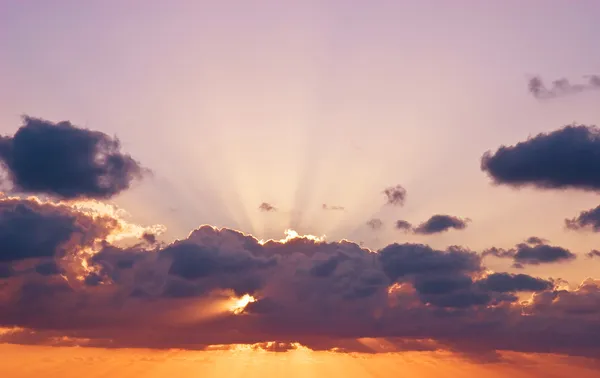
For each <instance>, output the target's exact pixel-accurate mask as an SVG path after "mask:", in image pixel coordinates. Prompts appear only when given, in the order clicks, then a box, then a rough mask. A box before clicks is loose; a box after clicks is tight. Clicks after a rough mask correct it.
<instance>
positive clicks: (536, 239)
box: [525, 236, 548, 245]
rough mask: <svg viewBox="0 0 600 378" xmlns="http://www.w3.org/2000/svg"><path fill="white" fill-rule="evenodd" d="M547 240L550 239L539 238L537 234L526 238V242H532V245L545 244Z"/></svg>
mask: <svg viewBox="0 0 600 378" xmlns="http://www.w3.org/2000/svg"><path fill="white" fill-rule="evenodd" d="M547 242H548V240H546V239H543V238H539V237H537V236H530V237H528V238H527V240H525V243H527V244H532V245H536V244H545V243H547Z"/></svg>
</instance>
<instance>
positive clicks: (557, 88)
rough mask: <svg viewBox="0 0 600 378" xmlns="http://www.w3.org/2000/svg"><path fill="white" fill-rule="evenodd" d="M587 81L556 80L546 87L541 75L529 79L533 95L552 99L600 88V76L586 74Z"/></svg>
mask: <svg viewBox="0 0 600 378" xmlns="http://www.w3.org/2000/svg"><path fill="white" fill-rule="evenodd" d="M585 78H586V79H587V83H585V84H572V83H571V82H570V81H569V80H568V79H565V78H562V79H558V80H554V81H553V82H552V85H551V86H550V87H546V85H545V84H544V81H543V80H542V78H541V77H539V76H535V77H533V78H531V79H530V80H529V83H528V89H529V93H531V94H532V95H533V97H535V98H538V99H550V98H556V97H562V96H567V95H571V94H576V93H581V92H584V91H590V90H598V89H600V76H598V75H589V76H585Z"/></svg>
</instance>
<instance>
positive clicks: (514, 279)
mask: <svg viewBox="0 0 600 378" xmlns="http://www.w3.org/2000/svg"><path fill="white" fill-rule="evenodd" d="M478 284H479V285H480V286H481V287H482V288H483V289H485V290H489V291H497V292H501V293H507V292H515V291H544V290H550V289H552V288H553V287H554V284H553V282H551V281H548V280H544V279H541V278H536V277H532V276H529V275H527V274H510V273H492V274H490V275H488V276H487V277H485V278H484V279H482V280H480V281H478Z"/></svg>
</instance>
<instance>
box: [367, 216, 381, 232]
mask: <svg viewBox="0 0 600 378" xmlns="http://www.w3.org/2000/svg"><path fill="white" fill-rule="evenodd" d="M366 225H367V226H368V227H369V228H370V229H372V230H380V229H381V228H382V227H383V221H382V220H381V219H379V218H373V219H371V220H369V221H367V223H366Z"/></svg>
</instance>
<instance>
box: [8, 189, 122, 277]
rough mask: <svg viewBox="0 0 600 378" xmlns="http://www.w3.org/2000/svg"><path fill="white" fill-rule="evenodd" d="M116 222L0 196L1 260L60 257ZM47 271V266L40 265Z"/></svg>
mask: <svg viewBox="0 0 600 378" xmlns="http://www.w3.org/2000/svg"><path fill="white" fill-rule="evenodd" d="M117 227H118V224H117V223H116V222H115V221H114V219H111V218H108V217H96V218H94V217H92V216H90V215H87V214H85V213H82V212H79V211H76V210H74V209H72V208H70V207H68V206H66V205H57V204H52V203H44V202H41V201H37V200H30V199H19V198H10V197H4V198H1V197H0V246H1V247H0V262H11V261H19V260H26V259H34V258H54V257H58V258H60V257H63V256H65V255H66V254H67V253H68V252H70V251H72V250H73V248H74V245H75V246H76V247H77V248H85V247H90V246H91V245H92V244H93V243H94V241H95V240H98V239H104V238H106V237H107V236H108V235H109V234H110V233H111V232H112V231H113V230H114V229H116V228H117ZM41 269H42V271H48V268H47V267H46V268H41Z"/></svg>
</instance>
